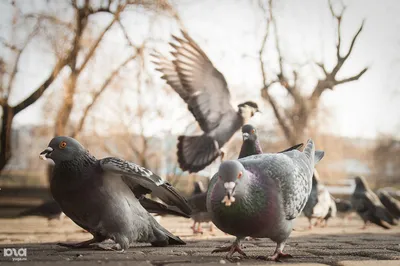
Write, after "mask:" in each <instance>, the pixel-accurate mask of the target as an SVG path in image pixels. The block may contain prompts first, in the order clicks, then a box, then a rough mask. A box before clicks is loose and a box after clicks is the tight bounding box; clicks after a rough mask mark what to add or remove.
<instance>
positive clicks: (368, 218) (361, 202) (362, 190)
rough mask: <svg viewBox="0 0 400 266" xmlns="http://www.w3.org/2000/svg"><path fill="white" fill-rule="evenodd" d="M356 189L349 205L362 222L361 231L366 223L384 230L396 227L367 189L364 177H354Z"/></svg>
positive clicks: (389, 215)
mask: <svg viewBox="0 0 400 266" xmlns="http://www.w3.org/2000/svg"><path fill="white" fill-rule="evenodd" d="M355 182H356V188H355V190H354V193H353V195H352V196H351V205H352V206H353V208H354V210H355V211H356V212H357V213H358V215H360V217H361V219H362V220H363V221H364V226H363V229H365V228H366V227H367V223H368V222H372V223H374V224H376V225H379V226H381V227H383V228H385V229H390V228H391V226H390V225H396V224H397V221H396V219H394V217H393V216H392V215H391V214H390V213H389V211H388V210H387V209H386V208H385V206H383V205H382V203H381V201H380V200H379V198H378V197H377V196H376V195H375V193H374V192H372V190H370V189H369V187H368V184H367V181H366V180H365V179H364V177H359V176H357V177H355Z"/></svg>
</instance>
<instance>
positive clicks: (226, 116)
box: [153, 31, 259, 172]
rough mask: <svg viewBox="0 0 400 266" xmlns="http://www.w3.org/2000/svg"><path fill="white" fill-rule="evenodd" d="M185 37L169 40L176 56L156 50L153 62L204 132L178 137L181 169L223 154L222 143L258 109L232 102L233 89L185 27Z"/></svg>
mask: <svg viewBox="0 0 400 266" xmlns="http://www.w3.org/2000/svg"><path fill="white" fill-rule="evenodd" d="M182 35H183V38H178V37H176V36H172V37H173V38H174V40H175V41H176V42H177V43H170V45H171V46H172V47H173V49H174V51H173V52H171V54H172V55H173V57H174V59H173V60H170V59H168V58H166V57H164V56H162V55H161V54H154V55H153V56H154V57H155V58H156V59H157V62H154V63H155V64H156V65H157V70H158V71H160V72H161V73H162V74H163V76H162V78H163V79H165V80H166V81H167V84H168V85H170V86H171V88H172V89H174V90H175V91H176V92H177V93H178V94H179V96H180V97H181V98H182V99H183V100H184V101H185V103H186V104H187V105H188V109H189V111H190V112H191V113H192V114H193V116H194V118H195V119H196V120H197V122H198V124H199V126H200V128H201V130H202V131H203V132H204V134H203V135H201V136H179V137H178V154H177V155H178V162H179V165H180V167H181V168H182V170H184V171H186V170H188V171H189V172H198V171H200V170H202V169H204V168H205V167H206V166H208V165H209V164H211V163H212V162H213V161H214V160H215V159H216V158H217V157H218V156H220V155H221V156H222V157H223V152H222V151H221V149H222V147H223V146H224V144H225V143H226V142H228V141H229V140H230V139H231V137H232V136H233V134H234V133H235V132H236V131H237V130H238V129H240V127H241V126H243V124H245V123H246V122H247V120H249V119H250V118H251V117H252V116H253V115H254V114H255V113H256V112H258V111H259V110H258V106H257V104H256V103H254V102H252V101H247V102H244V103H241V104H239V105H238V110H235V109H234V108H233V107H232V105H231V103H230V98H231V96H230V92H229V89H228V84H227V83H226V80H225V78H224V76H223V75H222V74H221V72H219V71H218V70H217V69H216V68H215V67H214V66H213V64H212V63H211V61H210V59H208V57H207V55H206V54H205V53H204V52H203V50H202V49H201V48H200V47H199V46H198V45H197V44H196V43H195V41H194V40H193V39H192V38H191V37H190V36H189V35H188V34H187V33H186V32H184V31H182Z"/></svg>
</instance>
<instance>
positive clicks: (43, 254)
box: [0, 217, 400, 266]
mask: <svg viewBox="0 0 400 266" xmlns="http://www.w3.org/2000/svg"><path fill="white" fill-rule="evenodd" d="M160 222H161V224H162V225H163V226H165V227H166V228H168V229H169V230H170V231H171V232H173V233H174V234H176V235H179V236H181V238H182V239H184V240H185V241H187V245H186V246H170V247H165V248H154V247H151V246H149V245H146V244H140V245H134V246H132V247H131V248H130V249H129V250H127V251H126V252H125V253H118V252H115V251H104V250H96V249H80V250H77V249H68V248H65V247H60V246H57V245H56V243H57V242H61V241H66V242H74V241H81V240H87V239H89V238H90V235H89V234H88V233H85V232H84V231H82V230H81V229H80V228H79V227H78V226H76V225H75V224H74V223H73V222H72V221H71V220H69V219H68V218H66V219H64V220H63V221H58V220H53V221H50V222H49V221H47V219H44V218H39V217H28V218H23V219H0V252H1V253H3V248H17V249H18V248H21V247H22V248H27V258H26V261H22V262H15V261H14V262H13V261H12V259H11V258H9V257H4V256H3V255H4V254H0V264H1V265H5V264H10V265H16V264H25V265H64V264H68V265H99V264H100V265H101V264H108V265H148V266H151V265H157V266H161V265H171V266H177V265H223V264H231V262H228V261H226V260H225V259H224V255H225V254H221V253H217V254H211V251H212V250H213V249H214V248H215V247H217V246H222V245H227V244H229V243H230V242H231V241H232V240H233V237H232V236H229V235H225V234H224V233H222V232H221V231H218V230H215V232H214V233H210V232H209V231H208V225H205V226H204V227H205V228H204V233H203V234H202V235H200V234H198V235H193V234H192V231H191V229H190V226H191V224H192V222H191V220H189V219H184V218H174V217H163V218H162V219H161V221H160ZM361 226H362V223H361V221H360V220H358V219H353V220H351V221H350V222H347V223H345V222H344V221H343V220H342V219H339V218H336V219H333V220H331V221H330V224H329V226H328V227H327V228H314V229H313V230H311V231H310V230H308V229H307V221H306V219H305V218H304V217H300V218H298V219H297V220H296V222H295V231H293V233H292V235H291V238H290V239H289V241H288V244H287V246H286V249H285V251H286V252H288V253H290V254H292V255H293V256H294V257H293V258H291V259H285V260H284V262H283V263H280V264H279V265H286V264H290V265H335V266H339V265H343V266H351V265H353V266H355V265H360V266H361V265H362V266H372V265H400V226H399V227H396V228H394V229H392V230H384V229H381V228H379V227H376V226H370V227H369V228H368V229H366V230H361V229H360V227H361ZM243 246H244V251H245V252H246V253H247V255H249V257H250V258H248V259H242V260H239V261H237V262H234V263H233V264H231V265H265V264H276V263H275V262H270V261H263V260H260V259H258V258H257V256H261V255H264V256H265V255H271V254H272V253H273V251H274V249H275V244H274V243H273V242H272V241H271V240H269V239H255V240H246V241H244V242H243Z"/></svg>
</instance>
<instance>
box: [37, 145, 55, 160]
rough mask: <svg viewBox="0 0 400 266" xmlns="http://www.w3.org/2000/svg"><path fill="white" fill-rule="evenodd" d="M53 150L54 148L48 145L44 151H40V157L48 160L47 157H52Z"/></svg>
mask: <svg viewBox="0 0 400 266" xmlns="http://www.w3.org/2000/svg"><path fill="white" fill-rule="evenodd" d="M52 152H53V148H50V147H47V148H46V149H45V150H44V151H42V152H41V153H40V155H39V158H40V159H42V160H44V161H45V160H47V158H50V155H51V153H52Z"/></svg>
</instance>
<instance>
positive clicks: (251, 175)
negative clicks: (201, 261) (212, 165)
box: [207, 139, 324, 261]
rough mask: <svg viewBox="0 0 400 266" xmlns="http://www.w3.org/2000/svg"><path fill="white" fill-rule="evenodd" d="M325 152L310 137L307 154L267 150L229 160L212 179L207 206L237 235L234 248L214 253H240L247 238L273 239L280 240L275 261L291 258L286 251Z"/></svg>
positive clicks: (217, 221) (220, 225)
mask: <svg viewBox="0 0 400 266" xmlns="http://www.w3.org/2000/svg"><path fill="white" fill-rule="evenodd" d="M323 156H324V152H323V151H315V147H314V142H313V141H312V140H311V139H310V140H308V142H307V145H306V147H305V149H304V151H303V152H301V151H298V150H291V151H288V152H284V153H269V154H268V153H264V154H258V155H253V156H248V157H245V158H241V159H238V160H228V161H224V162H223V163H222V164H221V165H220V167H219V170H218V172H217V173H216V174H215V175H214V176H213V178H212V179H211V181H210V185H209V189H208V194H207V209H208V211H209V212H211V217H212V221H213V223H214V224H215V225H216V226H217V227H218V228H219V229H220V230H221V231H223V232H225V233H228V234H231V235H234V236H236V240H235V241H234V243H233V244H232V245H231V246H228V247H221V248H217V249H215V250H213V253H214V252H226V251H227V252H228V253H227V255H226V258H227V259H228V260H231V259H232V255H233V254H234V253H235V252H238V253H239V254H241V255H242V256H244V257H247V256H246V254H245V253H244V252H243V251H242V250H241V247H240V242H241V240H243V239H244V238H245V237H247V236H250V237H254V238H270V239H271V240H273V241H274V242H276V243H277V246H276V249H275V252H274V254H273V256H272V257H270V258H269V259H271V260H275V261H280V258H284V257H291V256H290V255H289V254H285V253H283V249H284V246H285V243H286V241H287V239H288V238H289V235H290V233H291V232H292V222H293V219H295V218H296V217H297V216H298V215H299V214H300V213H301V211H302V210H303V208H304V206H305V204H306V202H307V199H308V196H309V194H310V191H311V184H312V175H313V169H314V165H315V164H316V163H317V162H318V161H320V160H321V159H322V157H323Z"/></svg>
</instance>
